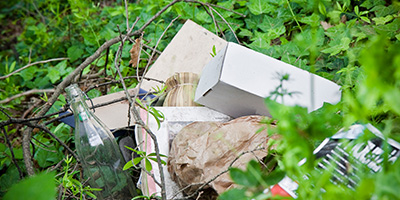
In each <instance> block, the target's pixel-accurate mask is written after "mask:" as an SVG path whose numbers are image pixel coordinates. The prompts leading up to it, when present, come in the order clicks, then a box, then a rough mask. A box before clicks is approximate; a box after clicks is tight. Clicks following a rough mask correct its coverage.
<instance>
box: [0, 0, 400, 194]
mask: <svg viewBox="0 0 400 200" xmlns="http://www.w3.org/2000/svg"><path fill="white" fill-rule="evenodd" d="M170 2H171V1H158V0H141V1H136V2H131V3H129V5H128V13H129V21H130V22H131V23H132V22H134V21H135V19H136V17H140V20H139V21H138V23H137V25H136V27H135V28H134V30H137V29H138V27H141V26H142V25H144V23H146V21H147V20H149V19H150V18H151V17H152V16H154V15H155V14H156V13H157V12H158V11H159V10H160V9H161V8H163V7H164V6H165V5H167V4H168V3H170ZM202 2H208V3H215V4H217V5H218V6H222V7H224V8H227V9H230V10H233V11H235V12H238V13H240V14H236V13H234V12H231V11H229V10H225V9H222V8H218V7H213V8H214V9H215V11H211V10H210V9H208V8H207V7H206V6H201V5H200V4H198V3H187V2H179V3H177V4H175V5H174V6H172V7H170V8H169V9H167V11H166V12H164V13H163V14H162V15H161V16H160V17H158V18H157V19H156V20H155V21H153V22H152V23H150V24H149V26H148V27H147V28H146V29H145V33H144V36H143V37H144V38H143V41H144V43H145V44H147V45H149V46H154V45H155V44H156V42H157V40H158V38H159V37H160V36H161V34H162V33H163V32H164V31H165V29H166V27H167V26H168V24H169V23H170V22H171V20H172V19H174V18H175V17H177V16H178V15H180V18H179V20H177V21H176V22H175V23H174V24H172V26H171V28H170V29H168V31H166V33H165V35H164V37H163V39H162V40H161V42H160V44H159V46H158V50H160V51H162V50H164V49H165V47H166V46H167V45H168V43H169V42H170V41H171V39H172V38H173V36H174V35H175V34H176V33H177V31H178V30H179V29H180V28H181V26H182V24H183V23H184V22H185V20H187V19H191V20H193V21H195V22H196V23H198V24H200V25H201V26H203V27H205V28H206V29H208V30H210V31H212V32H215V33H217V34H218V35H220V36H221V37H224V39H226V40H228V41H232V42H237V41H236V39H235V37H234V34H236V36H237V37H238V39H239V40H240V42H241V43H242V44H244V45H245V46H247V47H249V48H251V49H253V50H256V51H258V52H261V53H264V54H266V55H268V56H271V57H273V58H276V59H280V60H282V61H284V62H286V63H289V64H292V65H294V66H297V67H299V68H301V69H304V70H307V71H310V72H313V73H316V74H318V75H321V76H323V77H325V78H327V79H329V80H333V81H335V82H336V83H338V84H340V85H341V86H342V91H343V99H342V101H341V102H340V103H339V104H338V105H334V106H333V105H324V107H323V108H321V109H319V110H318V111H315V112H312V113H308V111H307V110H306V109H305V108H302V107H298V106H296V107H286V106H282V105H279V104H276V103H275V102H274V101H271V100H266V104H267V106H268V108H269V109H270V111H271V115H272V116H273V118H274V119H276V120H278V127H277V128H276V129H271V131H275V132H277V133H279V134H281V135H282V140H280V141H277V151H279V153H280V154H282V156H280V157H279V158H280V159H281V161H280V169H281V170H282V171H284V172H285V173H286V174H287V175H289V176H291V177H301V176H302V175H303V174H305V173H307V174H309V176H310V178H309V180H302V179H297V180H299V181H301V184H302V185H303V187H301V188H300V190H299V195H300V197H302V198H303V199H320V198H324V199H338V198H345V199H354V198H355V199H370V198H372V196H374V198H375V197H376V198H378V199H396V198H399V197H398V196H397V193H396V189H395V188H398V187H400V184H399V180H398V176H397V175H396V174H400V172H399V171H398V167H397V168H396V167H393V166H389V167H388V168H387V169H386V170H384V171H382V172H380V173H378V174H376V175H373V176H367V175H365V174H364V175H365V176H364V177H363V179H362V181H361V182H360V184H359V187H358V188H357V189H356V191H349V190H348V189H346V188H340V187H338V186H335V185H332V184H331V183H330V182H329V181H328V180H329V176H330V173H329V171H327V172H326V173H324V174H323V175H322V176H321V174H316V173H313V172H312V169H313V167H314V166H313V165H314V164H315V158H314V157H313V154H312V151H313V149H314V148H315V147H316V145H317V144H319V142H321V140H322V139H323V138H325V137H329V136H331V135H332V134H333V133H335V132H336V131H337V130H338V129H339V128H342V127H347V126H349V125H351V124H353V123H355V122H362V123H368V122H369V123H372V124H373V125H375V126H377V127H379V128H380V129H381V130H385V131H384V133H385V137H391V138H394V139H397V140H399V139H400V131H399V130H400V129H399V127H400V119H399V115H400V106H399V104H398V102H397V101H398V99H400V92H399V84H400V82H399V80H400V75H399V74H400V73H399V69H400V67H399V66H400V57H399V53H398V52H399V51H398V49H400V46H399V45H400V31H399V30H400V13H399V10H400V4H399V3H398V2H397V1H394V2H390V1H384V0H362V1H355V0H340V1H331V0H286V1H277V0H248V1H243V0H224V1H215V0H204V1H202ZM0 5H1V6H0V8H1V9H0V11H1V12H0V20H1V22H2V23H1V25H0V26H1V33H2V36H3V35H4V37H3V38H2V43H1V45H2V46H1V50H0V64H1V66H3V67H1V68H0V76H4V75H7V74H9V73H11V72H13V71H15V70H18V69H20V68H22V67H23V66H25V65H27V64H29V63H33V62H36V61H41V60H47V59H51V58H68V60H62V61H55V62H48V63H43V64H38V65H35V66H31V67H28V68H26V69H24V70H22V71H20V72H18V73H16V74H14V75H12V76H10V77H8V78H6V79H4V80H1V81H0V88H1V89H0V99H6V98H8V97H11V96H13V95H16V94H19V93H21V92H23V91H27V90H31V89H45V88H53V87H54V86H55V85H57V84H58V83H60V82H61V81H62V80H63V79H64V78H65V77H66V76H67V75H68V74H70V72H72V71H73V70H74V69H75V67H76V66H78V65H80V64H81V63H82V62H83V61H84V60H85V59H86V58H87V57H88V56H90V55H92V54H93V53H94V52H95V51H96V50H97V49H98V47H99V46H100V45H101V44H103V43H104V42H105V41H108V40H110V39H112V38H115V37H117V36H119V33H120V32H121V33H123V34H124V33H126V29H127V28H126V27H125V25H124V24H125V17H126V16H125V15H126V14H125V7H124V5H123V1H116V2H110V1H102V2H98V1H95V2H90V1H78V0H68V1H63V2H60V1H56V0H50V1H44V0H39V1H11V2H8V1H3V2H1V3H0ZM210 12H212V14H213V16H214V18H215V20H216V22H217V23H218V27H217V26H216V25H215V23H214V19H213V17H211V16H210V15H209V14H208V13H210ZM217 12H218V13H217ZM221 16H222V17H223V18H224V19H222V18H221ZM224 20H226V21H227V22H228V23H229V25H230V27H231V28H232V29H233V32H232V30H231V29H230V28H229V26H228V25H227V24H226V23H225V22H224ZM117 25H119V29H120V30H119V29H118V27H117ZM117 48H118V45H113V46H111V47H110V50H109V53H108V55H106V53H105V52H103V54H102V55H101V56H100V57H99V58H98V59H97V60H96V61H94V62H93V63H91V64H90V67H87V68H86V69H85V70H84V71H83V72H82V75H86V74H89V73H97V72H99V71H100V70H101V69H104V68H106V72H105V74H102V75H101V78H111V77H115V74H116V69H115V68H114V67H113V61H114V60H115V59H116V58H115V57H114V55H115V53H116V52H117V50H118V49H117ZM130 48H131V46H130V44H129V42H127V43H126V44H125V46H124V49H123V52H122V60H121V71H122V74H123V76H134V75H136V74H137V73H141V71H142V70H143V68H144V67H145V66H146V65H147V62H149V61H148V58H149V54H150V53H151V50H149V49H145V50H144V51H146V53H143V54H142V55H141V62H140V64H139V71H136V69H134V68H132V67H130V66H129V64H128V63H129V59H130V55H129V49H130ZM217 53H218V52H216V51H215V48H213V49H211V56H215V55H216V54H217ZM106 56H108V63H106ZM290 78H291V77H285V76H284V75H282V76H281V77H280V81H281V83H283V82H284V81H287V80H289V79H290ZM126 84H127V85H128V86H129V87H130V88H132V87H135V86H136V84H137V80H134V79H131V80H127V82H126ZM285 89H286V88H284V87H283V84H281V85H280V86H277V90H276V91H275V92H274V93H272V94H271V96H272V97H271V99H272V100H275V99H279V98H283V97H284V96H286V95H295V92H296V91H286V90H285ZM121 90H122V89H121V88H120V86H119V85H116V86H111V87H110V88H109V90H108V91H109V92H116V91H121ZM164 90H165V88H162V89H159V93H162V92H163V91H164ZM101 94H102V93H101V91H100V90H91V91H90V92H89V94H88V95H89V96H90V97H91V98H93V97H96V96H100V95H101ZM35 97H38V99H41V100H42V101H47V100H48V97H49V96H47V95H46V94H38V95H35ZM24 98H25V97H20V98H17V99H15V100H13V101H11V102H10V103H7V104H2V105H1V106H2V107H3V108H5V109H7V110H6V111H5V112H7V113H8V114H10V115H12V116H13V117H19V116H20V115H21V113H23V112H24V111H25V110H26V108H27V106H26V105H27V104H26V100H27V99H24ZM137 103H138V104H139V105H141V107H143V108H146V109H147V110H148V111H149V113H150V114H152V115H153V116H154V117H155V118H156V120H157V123H158V124H159V126H160V123H161V121H162V120H163V115H162V113H160V112H159V111H157V110H155V109H154V108H153V107H151V106H148V105H145V104H143V103H142V102H141V101H138V102H137ZM63 105H65V98H64V96H62V95H61V96H60V97H59V99H58V101H56V102H55V103H54V105H53V106H52V108H51V110H50V111H49V112H48V113H53V112H56V111H58V110H60V108H61V107H62V106H63ZM39 109H40V108H35V109H34V110H33V112H38V111H39ZM15 113H16V114H15ZM7 119H8V118H7V116H6V115H5V114H4V113H1V114H0V120H7ZM48 128H49V129H50V130H51V131H52V132H53V133H55V134H56V136H57V137H58V138H60V139H61V141H63V142H64V143H67V144H68V145H70V144H73V137H72V135H71V134H70V132H69V127H67V126H66V125H64V124H57V123H55V124H52V125H49V126H48ZM5 129H6V131H7V133H8V135H10V137H11V138H14V139H13V140H12V144H13V147H14V148H13V150H14V154H15V159H16V160H17V163H19V164H20V166H23V162H22V148H21V145H20V143H19V140H18V137H19V135H18V131H17V130H15V129H12V127H5ZM33 138H34V140H32V141H33V144H34V146H35V149H32V152H34V154H33V159H34V160H35V163H37V165H38V169H37V170H38V171H43V170H45V169H47V168H48V167H50V166H53V165H55V164H56V163H59V162H60V161H62V160H63V159H65V154H66V153H65V149H64V147H62V146H61V145H60V144H59V143H58V142H56V141H55V140H54V139H53V138H51V137H49V136H48V135H47V134H45V133H43V132H41V131H38V132H35V133H34V134H33ZM71 146H72V148H73V145H71ZM0 150H1V151H0V152H1V154H0V164H1V166H0V170H2V172H5V173H4V174H2V175H1V177H0V180H1V182H0V183H1V184H0V196H3V194H4V193H5V192H6V191H7V190H8V189H9V187H10V186H11V185H12V184H14V183H16V182H18V181H19V178H18V177H19V173H18V171H17V168H16V167H15V166H14V165H13V164H12V160H11V153H10V149H9V148H8V147H7V146H6V145H4V144H0ZM33 150H34V151H33ZM137 153H138V154H140V155H141V156H140V157H138V158H135V159H136V160H135V159H134V160H133V161H132V162H128V163H127V164H126V165H125V169H128V168H130V167H133V164H134V163H135V164H138V163H139V162H141V161H143V162H144V163H145V166H144V167H145V168H146V169H151V168H152V167H151V163H150V160H154V159H155V155H154V154H149V155H146V154H145V153H143V152H137ZM303 158H307V160H308V162H307V164H306V165H305V166H304V167H302V168H299V167H298V166H297V163H298V161H300V160H301V159H303ZM68 159H69V158H68V157H67V159H66V161H65V162H66V163H67V160H68ZM69 162H70V161H69ZM398 163H399V162H396V164H395V165H394V166H398ZM69 167H70V164H68V163H67V167H66V168H64V169H63V170H61V172H63V173H64V176H63V177H62V178H61V179H60V180H59V181H60V184H62V185H63V187H64V188H67V189H68V190H70V191H71V192H72V193H74V194H78V193H79V194H82V191H83V192H84V193H85V192H86V194H88V195H89V196H90V191H91V190H90V189H89V188H86V189H85V188H84V187H83V186H82V185H80V180H79V178H77V172H76V171H73V172H70V171H71V170H70V168H69ZM23 170H24V169H23ZM231 175H232V178H233V179H234V180H235V181H236V182H237V183H239V185H240V187H239V188H236V189H233V190H231V191H229V192H227V193H224V194H223V195H222V196H221V197H220V198H221V199H250V198H252V197H254V198H255V199H257V198H264V199H265V198H267V197H266V196H265V195H264V194H262V193H260V192H261V191H262V189H265V187H267V186H268V185H271V184H273V183H270V182H268V178H266V177H265V176H267V175H266V173H265V172H264V171H263V170H262V168H259V166H256V164H255V163H254V162H252V163H251V164H249V166H248V168H247V170H245V171H243V170H239V169H235V168H234V169H232V172H231ZM278 175H279V174H278ZM278 175H277V177H279V176H278ZM260 177H261V178H260ZM271 177H273V176H272V175H270V177H269V178H271ZM264 179H265V180H264ZM387 183H390V184H387ZM302 188H314V189H313V190H311V189H310V190H306V189H304V190H303V189H302ZM321 188H324V189H326V191H327V192H325V193H321V191H320V189H321ZM249 191H250V193H249ZM343 191H344V192H343ZM364 191H368V192H364ZM64 192H65V191H64ZM143 198H144V197H143ZM146 198H147V197H146Z"/></svg>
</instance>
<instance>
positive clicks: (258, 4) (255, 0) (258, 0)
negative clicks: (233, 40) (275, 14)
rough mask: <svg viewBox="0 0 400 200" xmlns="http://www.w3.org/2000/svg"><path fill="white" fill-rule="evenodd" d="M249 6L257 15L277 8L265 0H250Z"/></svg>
mask: <svg viewBox="0 0 400 200" xmlns="http://www.w3.org/2000/svg"><path fill="white" fill-rule="evenodd" d="M247 7H248V8H249V9H250V12H251V13H253V14H255V15H261V14H263V13H268V12H272V11H274V10H275V8H276V7H275V6H274V5H271V4H269V3H268V2H267V1H265V0H250V1H249V4H248V5H247Z"/></svg>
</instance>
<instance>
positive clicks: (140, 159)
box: [133, 157, 144, 165]
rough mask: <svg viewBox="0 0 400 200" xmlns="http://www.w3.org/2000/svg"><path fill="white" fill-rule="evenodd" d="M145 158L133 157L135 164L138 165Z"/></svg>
mask: <svg viewBox="0 0 400 200" xmlns="http://www.w3.org/2000/svg"><path fill="white" fill-rule="evenodd" d="M143 158H144V157H136V158H134V159H133V164H134V165H137V164H139V163H140V161H142V160H143Z"/></svg>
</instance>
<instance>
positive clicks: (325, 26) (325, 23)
mask: <svg viewBox="0 0 400 200" xmlns="http://www.w3.org/2000/svg"><path fill="white" fill-rule="evenodd" d="M321 26H322V28H323V29H324V30H327V29H328V28H330V27H332V25H331V24H329V23H328V22H326V21H321Z"/></svg>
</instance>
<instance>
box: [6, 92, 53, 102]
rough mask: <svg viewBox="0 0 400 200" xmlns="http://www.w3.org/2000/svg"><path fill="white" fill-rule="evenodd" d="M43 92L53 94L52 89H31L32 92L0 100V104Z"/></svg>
mask: <svg viewBox="0 0 400 200" xmlns="http://www.w3.org/2000/svg"><path fill="white" fill-rule="evenodd" d="M45 92H51V93H53V92H54V89H33V90H28V91H25V92H22V93H19V94H16V95H14V96H12V97H8V98H7V99H4V100H1V101H0V104H5V103H8V102H10V101H12V100H14V99H17V98H20V97H23V96H27V95H31V94H36V93H45Z"/></svg>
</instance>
